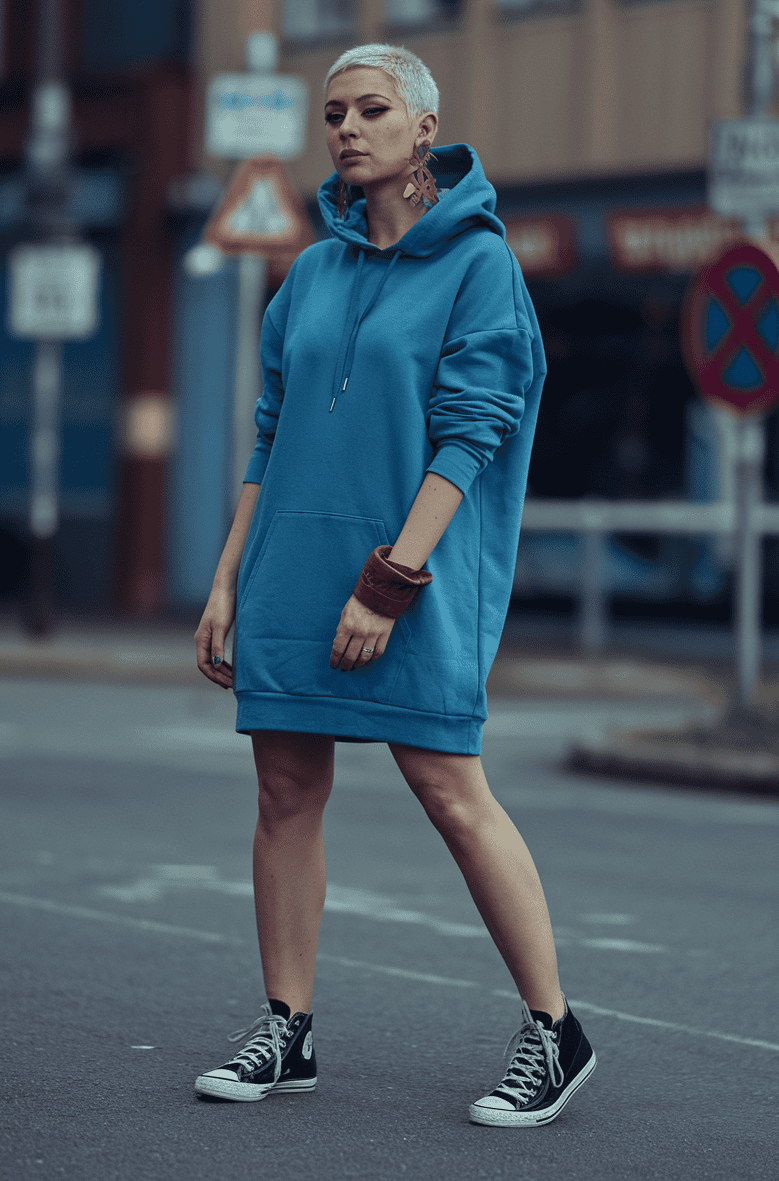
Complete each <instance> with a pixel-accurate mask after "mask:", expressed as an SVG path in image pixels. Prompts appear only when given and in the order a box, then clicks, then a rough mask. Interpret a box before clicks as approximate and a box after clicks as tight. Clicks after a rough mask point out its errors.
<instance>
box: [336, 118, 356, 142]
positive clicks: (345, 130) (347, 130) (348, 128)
mask: <svg viewBox="0 0 779 1181" xmlns="http://www.w3.org/2000/svg"><path fill="white" fill-rule="evenodd" d="M356 119H357V116H356V115H355V114H354V112H353V111H347V112H346V114H345V115H344V117H343V119H342V120H341V126H340V127H339V128H338V130H339V132H340V134H341V139H346V138H347V137H348V136H354V135H356V134H357V131H356V129H355V127H354V123H355V121H356Z"/></svg>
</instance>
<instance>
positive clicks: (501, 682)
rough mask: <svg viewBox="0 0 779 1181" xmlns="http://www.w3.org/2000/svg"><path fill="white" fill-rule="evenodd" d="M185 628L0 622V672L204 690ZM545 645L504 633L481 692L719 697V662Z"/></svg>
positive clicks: (659, 698) (204, 682)
mask: <svg viewBox="0 0 779 1181" xmlns="http://www.w3.org/2000/svg"><path fill="white" fill-rule="evenodd" d="M193 633H194V627H192V626H189V627H186V628H184V627H175V626H163V625H150V626H144V625H140V624H111V623H96V622H91V621H84V622H80V623H76V622H72V621H71V622H67V623H65V624H63V625H62V626H61V627H60V628H59V629H58V630H57V632H56V633H55V634H53V635H52V636H51V637H50V638H47V639H32V638H30V637H29V636H27V635H25V633H24V632H23V631H22V630H21V628H20V627H19V626H18V625H17V624H16V623H15V622H14V621H11V620H9V619H5V620H0V676H1V677H10V678H14V677H25V678H35V679H56V680H69V681H80V682H93V683H94V682H101V681H110V682H113V683H118V684H144V683H151V684H155V685H177V686H182V685H183V686H191V687H193V688H199V687H205V688H208V682H207V680H206V679H205V678H204V677H203V675H202V673H200V672H199V671H198V668H197V665H196V663H195V645H194V640H193V638H192V637H193ZM551 647H552V651H551V652H549V653H548V654H547V653H545V652H543V651H542V652H539V650H538V648H539V645H538V643H537V642H536V643H535V645H533V646H531V645H530V644H529V643H527V642H526V641H525V640H524V638H518V637H517V636H515V635H511V634H509V633H508V630H507V636H506V638H505V640H504V642H503V644H502V645H501V648H500V651H499V653H498V656H497V658H496V660H495V663H494V665H493V668H492V671H491V674H490V677H489V680H488V682H487V689H488V692H489V693H492V694H495V695H498V696H502V697H503V696H505V697H517V698H524V699H537V698H553V699H566V698H571V699H582V698H597V699H599V700H606V701H608V700H612V699H613V700H615V701H617V700H625V699H630V700H648V701H680V700H685V701H689V700H690V699H694V700H696V701H704V702H711V703H715V704H718V703H720V702H722V703H724V701H725V696H726V688H725V678H726V674H727V668H726V666H725V665H723V662H721V661H714V662H712V667H711V668H708V667H706V666H703V667H701V666H700V664H699V663H698V664H695V663H693V664H692V665H690V664H682V663H681V662H679V663H678V664H673V663H670V662H668V661H662V660H659V659H657V658H656V657H652V656H648V657H645V656H641V655H635V654H620V653H612V654H608V655H605V656H603V657H601V658H598V659H586V658H584V657H581V656H578V655H577V654H576V653H573V652H555V651H554V647H555V646H554V645H552V646H551ZM228 649H229V643H228ZM228 658H229V656H228Z"/></svg>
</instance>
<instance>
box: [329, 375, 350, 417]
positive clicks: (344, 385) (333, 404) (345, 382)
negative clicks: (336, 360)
mask: <svg viewBox="0 0 779 1181" xmlns="http://www.w3.org/2000/svg"><path fill="white" fill-rule="evenodd" d="M348 381H349V378H348V377H347V378H346V379H345V381H344V383H343V385H342V386H341V393H343V392H344V390H345V389H346V385H347V382H348ZM337 396H338V395H336V397H337ZM333 406H335V398H333V400H332V402H331V403H330V413H331V414H332V412H333Z"/></svg>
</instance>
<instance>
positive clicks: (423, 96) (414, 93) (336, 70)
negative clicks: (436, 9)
mask: <svg viewBox="0 0 779 1181" xmlns="http://www.w3.org/2000/svg"><path fill="white" fill-rule="evenodd" d="M356 66H367V67H369V68H371V69H376V70H383V71H384V73H385V74H389V76H390V78H392V80H393V81H394V83H395V85H396V86H397V88H398V94H399V95H400V97H401V98H402V99H403V101H404V102H405V104H406V107H407V108H408V113H409V115H411V116H412V117H413V116H417V115H426V114H427V112H428V111H432V112H433V114H434V115H437V114H438V102H439V95H438V87H437V86H436V84H435V82H434V81H433V75H432V74H431V73H430V71H429V70H428V68H427V66H426V65H425V63H424V62H423V61H422V60H421V58H418V57H417V55H416V54H415V53H412V52H411V50H410V49H406V48H404V46H402V45H356V46H355V47H354V49H347V50H346V53H342V54H341V56H340V57H339V58H338V60H337V61H336V62H334V64H333V65H332V66H331V67H330V69H329V70H328V73H327V77H326V78H325V93H327V88H328V86H329V85H330V80H331V79H332V78H334V77H335V75H336V74H341V73H343V71H344V70H351V69H354V68H355V67H356Z"/></svg>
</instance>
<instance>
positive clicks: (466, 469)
mask: <svg viewBox="0 0 779 1181" xmlns="http://www.w3.org/2000/svg"><path fill="white" fill-rule="evenodd" d="M483 466H484V465H483V463H480V462H479V460H478V459H477V458H476V456H475V455H471V454H470V452H468V451H465V450H463V448H461V447H458V446H457V444H456V443H445V444H444V445H443V446H441V447H439V449H438V451H437V452H436V454H435V457H434V458H433V460H432V462H431V463H430V464H429V465H428V468H427V470H428V471H429V472H435V474H436V475H437V476H443V477H444V479H446V480H449V481H450V483H452V484H454V485H455V486H456V487H457V488H459V489H460V491H461V492H462V494H463V496H464V495H465V493H466V492H467V491H468V489H469V488H470V486H471V484H472V483H473V481H474V480H475V479H476V477H477V476H478V475H479V473H480V472H481V469H482V467H483Z"/></svg>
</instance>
